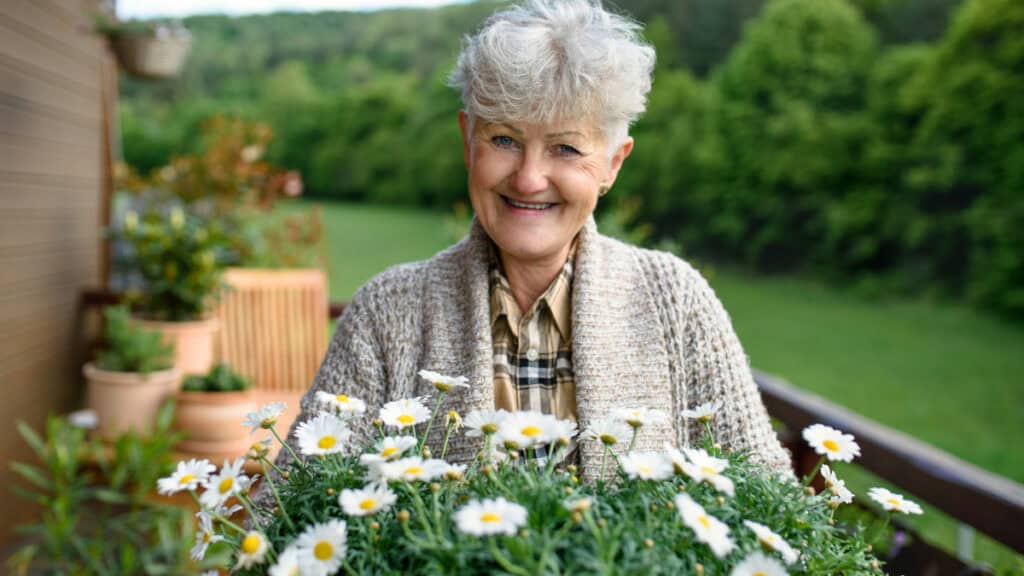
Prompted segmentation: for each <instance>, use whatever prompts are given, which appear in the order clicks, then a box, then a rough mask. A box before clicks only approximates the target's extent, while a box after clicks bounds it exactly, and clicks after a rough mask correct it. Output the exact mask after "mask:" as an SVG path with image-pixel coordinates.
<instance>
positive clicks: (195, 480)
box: [156, 458, 217, 495]
mask: <svg viewBox="0 0 1024 576" xmlns="http://www.w3.org/2000/svg"><path fill="white" fill-rule="evenodd" d="M216 469H217V467H216V466H214V465H213V464H210V461H209V460H205V459H203V460H196V459H194V458H193V459H192V460H189V461H188V462H178V467H177V468H176V469H175V470H174V473H172V474H171V475H170V476H167V477H166V478H161V479H159V480H157V481H156V486H157V492H159V493H160V494H163V495H169V494H175V493H177V492H181V491H182V490H195V489H196V488H198V487H199V486H200V485H201V484H203V483H204V482H206V479H207V478H209V477H210V474H212V473H213V471H214V470H216Z"/></svg>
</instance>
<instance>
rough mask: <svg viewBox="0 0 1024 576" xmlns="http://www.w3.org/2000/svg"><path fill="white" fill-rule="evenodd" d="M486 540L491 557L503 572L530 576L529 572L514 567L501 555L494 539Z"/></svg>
mask: <svg viewBox="0 0 1024 576" xmlns="http://www.w3.org/2000/svg"><path fill="white" fill-rule="evenodd" d="M487 540H488V544H489V545H490V548H491V555H493V556H494V561H495V562H497V563H498V565H499V566H501V568H502V569H503V570H504V571H505V572H508V573H509V574H518V575H519V576H530V572H529V571H528V570H526V569H525V568H520V567H519V566H516V565H515V564H513V563H512V562H511V561H510V560H509V559H508V558H506V557H505V555H504V554H502V553H501V550H499V549H498V543H497V541H496V538H488V539H487Z"/></svg>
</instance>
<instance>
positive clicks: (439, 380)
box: [420, 370, 469, 392]
mask: <svg viewBox="0 0 1024 576" xmlns="http://www.w3.org/2000/svg"><path fill="white" fill-rule="evenodd" d="M420 378H423V379H424V380H426V381H427V382H430V383H431V384H433V385H434V388H437V389H438V390H440V391H442V392H447V391H449V390H451V389H452V388H455V387H459V388H469V380H467V379H466V377H465V376H445V375H444V374H439V373H437V372H431V371H430V370H420Z"/></svg>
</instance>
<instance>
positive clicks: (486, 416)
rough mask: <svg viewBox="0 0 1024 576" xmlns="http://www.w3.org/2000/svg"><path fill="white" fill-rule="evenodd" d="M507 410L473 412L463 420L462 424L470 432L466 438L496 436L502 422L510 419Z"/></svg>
mask: <svg viewBox="0 0 1024 576" xmlns="http://www.w3.org/2000/svg"><path fill="white" fill-rule="evenodd" d="M508 414H509V413H508V412H507V411H505V410H473V411H472V412H470V413H469V414H467V415H466V417H465V418H463V419H462V424H463V426H465V427H466V428H468V430H467V431H466V436H470V437H476V436H484V435H490V434H495V433H497V432H498V428H499V427H500V426H501V422H502V420H504V419H505V418H506V417H508Z"/></svg>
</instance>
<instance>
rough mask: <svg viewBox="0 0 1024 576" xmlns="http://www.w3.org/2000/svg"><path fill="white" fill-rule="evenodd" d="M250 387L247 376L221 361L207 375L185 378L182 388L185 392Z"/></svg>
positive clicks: (225, 390)
mask: <svg viewBox="0 0 1024 576" xmlns="http://www.w3.org/2000/svg"><path fill="white" fill-rule="evenodd" d="M249 387H250V383H249V381H248V380H246V379H245V377H243V376H241V375H240V374H238V373H236V372H235V371H233V370H232V369H231V366H229V365H227V364H224V363H223V362H220V363H218V364H217V365H215V366H214V367H213V368H211V369H210V371H209V372H208V373H207V374H205V375H202V376H200V375H191V376H189V377H188V378H185V382H184V383H183V384H182V386H181V389H182V390H184V391H185V392H238V391H241V390H248V389H249Z"/></svg>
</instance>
